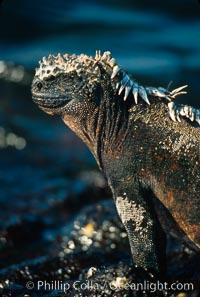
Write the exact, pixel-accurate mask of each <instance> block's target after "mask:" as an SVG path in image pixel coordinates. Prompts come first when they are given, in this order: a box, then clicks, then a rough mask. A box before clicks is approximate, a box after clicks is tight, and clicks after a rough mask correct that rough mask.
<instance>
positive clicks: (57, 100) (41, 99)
mask: <svg viewBox="0 0 200 297" xmlns="http://www.w3.org/2000/svg"><path fill="white" fill-rule="evenodd" d="M32 98H33V101H34V102H35V103H36V104H37V105H39V106H41V107H47V108H52V109H53V108H56V107H63V106H65V105H66V104H67V102H69V98H67V96H63V97H61V96H59V95H54V96H46V95H43V94H34V95H33V97H32Z"/></svg>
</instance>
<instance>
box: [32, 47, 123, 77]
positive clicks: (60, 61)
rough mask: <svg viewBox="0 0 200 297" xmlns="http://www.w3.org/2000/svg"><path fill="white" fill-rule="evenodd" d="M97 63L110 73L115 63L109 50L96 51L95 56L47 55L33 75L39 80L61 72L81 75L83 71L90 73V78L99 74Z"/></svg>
mask: <svg viewBox="0 0 200 297" xmlns="http://www.w3.org/2000/svg"><path fill="white" fill-rule="evenodd" d="M97 63H101V64H102V66H103V67H104V68H105V69H106V70H107V71H109V72H110V74H112V70H113V67H114V66H115V65H116V64H117V63H116V61H115V59H113V58H112V56H111V53H110V52H104V53H103V55H101V53H100V51H97V52H96V55H95V57H90V56H87V55H84V54H81V55H78V56H76V55H68V54H64V55H61V54H58V55H57V56H53V55H49V56H48V57H44V58H42V60H41V61H40V62H39V64H40V67H39V68H37V69H36V73H35V76H36V77H38V78H39V79H41V80H43V79H44V80H47V79H48V78H51V77H52V76H54V77H55V76H57V75H58V74H61V73H69V72H72V71H76V73H77V74H78V76H82V75H83V73H84V74H85V75H87V74H90V76H91V78H92V77H93V78H94V77H96V78H97V77H98V76H99V75H100V70H99V67H98V65H97Z"/></svg>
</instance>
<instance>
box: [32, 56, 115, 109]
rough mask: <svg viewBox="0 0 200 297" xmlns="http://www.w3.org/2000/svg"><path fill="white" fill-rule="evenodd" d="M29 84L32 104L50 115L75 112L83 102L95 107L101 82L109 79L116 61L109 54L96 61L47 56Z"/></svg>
mask: <svg viewBox="0 0 200 297" xmlns="http://www.w3.org/2000/svg"><path fill="white" fill-rule="evenodd" d="M39 64H40V67H39V68H38V69H36V73H35V77H34V80H33V83H32V95H33V101H34V102H35V103H37V104H38V106H39V107H40V108H41V109H42V110H44V111H46V112H47V113H50V114H62V112H65V113H66V112H67V111H69V112H70V111H74V112H75V111H76V109H77V108H78V106H79V105H80V104H83V102H85V103H87V102H93V104H98V100H99V97H100V94H101V92H102V82H103V81H104V80H105V81H106V83H108V79H107V80H106V79H104V77H105V76H106V75H107V76H108V75H109V76H110V77H111V75H112V72H113V68H114V67H115V66H116V61H115V60H114V59H113V58H112V57H111V54H110V52H105V53H104V54H103V55H101V54H100V52H99V51H97V52H96V56H95V57H89V56H86V55H84V54H81V55H74V54H73V55H68V54H65V55H61V54H58V55H57V56H53V55H49V56H48V57H47V58H46V57H44V58H43V59H42V60H41V61H40V62H39Z"/></svg>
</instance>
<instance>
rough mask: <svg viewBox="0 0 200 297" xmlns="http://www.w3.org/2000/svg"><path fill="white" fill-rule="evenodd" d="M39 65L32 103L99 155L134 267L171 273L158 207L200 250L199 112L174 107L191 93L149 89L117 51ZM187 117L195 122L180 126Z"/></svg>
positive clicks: (59, 57)
mask: <svg viewBox="0 0 200 297" xmlns="http://www.w3.org/2000/svg"><path fill="white" fill-rule="evenodd" d="M39 64H40V68H38V69H36V74H35V77H34V80H33V83H32V95H33V100H34V102H35V103H37V104H38V106H39V107H40V108H41V109H42V110H43V111H45V112H47V113H48V114H51V115H58V116H60V117H61V118H62V120H63V121H64V122H65V124H66V125H67V126H69V127H70V128H71V129H72V130H73V131H74V132H75V133H76V134H77V135H78V136H79V137H80V138H81V139H82V140H83V141H84V142H85V143H86V144H87V146H88V147H89V149H90V150H91V152H92V153H93V155H94V157H95V159H96V161H97V163H98V165H99V167H100V169H101V170H102V171H103V173H104V175H105V177H106V179H107V181H108V184H109V186H110V188H111V190H112V192H113V196H114V200H115V203H116V207H117V210H118V213H119V216H120V218H121V220H122V222H123V224H124V226H125V229H126V231H127V233H128V237H129V242H130V247H131V253H132V258H133V262H134V264H135V266H136V267H139V268H140V267H141V268H143V269H146V270H148V271H152V272H153V273H155V274H163V273H164V272H165V264H164V263H166V259H165V257H166V255H165V254H166V253H165V241H166V240H165V237H166V235H165V233H164V231H163V228H162V226H161V223H160V221H159V218H158V215H157V210H158V209H159V206H162V207H163V209H164V213H165V214H166V217H167V218H168V219H169V222H170V221H173V220H174V219H175V221H176V222H177V223H178V225H179V226H180V233H181V235H183V237H185V238H189V239H190V240H191V241H192V242H193V243H194V244H195V247H196V250H198V247H200V225H199V221H200V211H199V200H200V199H199V198H200V197H199V196H200V195H199V189H200V152H199V136H200V128H199V124H200V112H199V110H198V109H195V108H193V107H190V106H185V105H176V104H175V103H174V98H175V97H176V96H178V95H180V94H183V93H185V91H183V89H184V88H185V87H186V86H183V87H180V88H177V89H175V90H173V91H171V92H170V91H169V90H168V89H164V88H161V87H159V88H155V87H143V86H142V85H139V84H138V83H137V82H136V81H135V80H134V79H133V77H132V76H131V75H130V74H128V73H127V72H126V71H125V70H123V68H122V67H120V66H119V65H118V64H117V62H116V60H115V59H113V58H112V56H111V53H110V52H105V53H104V54H103V55H101V53H100V52H99V51H97V52H96V56H95V57H90V56H87V55H84V54H81V55H75V54H73V55H68V54H65V55H61V54H58V55H57V56H53V55H49V56H48V57H47V58H46V57H44V58H43V59H42V60H41V61H40V62H39ZM138 99H139V100H138ZM134 101H135V102H134ZM150 101H151V104H150ZM168 112H169V114H170V117H171V119H170V117H169V116H168ZM180 116H186V117H188V118H189V120H187V119H186V120H183V121H182V122H181V123H179V122H177V120H178V121H180V120H181V119H180ZM172 120H173V121H172ZM190 120H191V121H193V123H192V122H190ZM186 235H187V237H186Z"/></svg>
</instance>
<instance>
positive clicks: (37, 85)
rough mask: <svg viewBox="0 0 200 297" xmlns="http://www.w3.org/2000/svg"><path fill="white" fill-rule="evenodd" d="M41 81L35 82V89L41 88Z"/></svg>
mask: <svg viewBox="0 0 200 297" xmlns="http://www.w3.org/2000/svg"><path fill="white" fill-rule="evenodd" d="M42 86H43V85H42V83H41V82H40V81H39V82H38V83H37V84H36V87H37V89H38V90H39V91H40V90H41V89H42Z"/></svg>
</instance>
